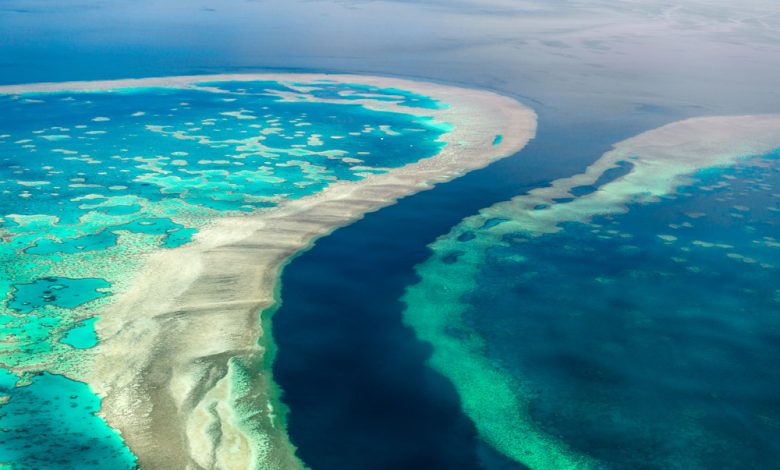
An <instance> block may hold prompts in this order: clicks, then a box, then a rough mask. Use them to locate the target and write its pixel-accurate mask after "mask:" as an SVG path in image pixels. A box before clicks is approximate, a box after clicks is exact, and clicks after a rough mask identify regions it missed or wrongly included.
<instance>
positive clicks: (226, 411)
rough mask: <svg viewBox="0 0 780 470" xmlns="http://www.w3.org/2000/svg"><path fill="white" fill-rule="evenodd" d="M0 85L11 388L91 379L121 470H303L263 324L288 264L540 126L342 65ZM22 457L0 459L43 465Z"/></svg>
mask: <svg viewBox="0 0 780 470" xmlns="http://www.w3.org/2000/svg"><path fill="white" fill-rule="evenodd" d="M0 98H3V100H4V105H5V106H7V107H8V108H9V112H8V113H6V114H5V116H6V120H7V121H6V122H4V123H3V127H2V129H3V131H2V136H0V145H4V146H7V148H13V150H12V151H11V152H9V153H8V154H9V155H11V157H10V158H7V160H9V163H8V164H7V168H8V171H7V174H3V175H2V176H3V184H4V185H5V188H6V189H5V190H6V193H7V194H9V195H10V196H9V198H8V199H7V204H6V206H4V207H3V226H2V235H3V239H4V241H5V243H4V244H3V245H0V247H2V248H3V251H2V253H0V254H1V255H2V256H3V260H4V261H6V263H5V264H4V276H3V284H2V287H3V288H5V290H6V292H8V294H7V296H6V302H5V304H4V315H5V318H4V320H5V323H4V328H6V329H8V334H9V338H11V341H9V342H7V343H6V344H5V350H4V355H3V356H2V366H3V368H4V369H6V370H8V371H10V372H11V375H10V376H9V378H8V380H5V379H4V384H5V382H8V383H9V384H11V383H15V384H14V385H13V386H10V385H9V386H8V387H6V386H5V385H4V388H3V390H4V392H3V395H5V396H6V397H10V398H6V399H7V400H10V401H11V402H13V401H14V397H15V396H16V395H19V392H18V391H19V390H22V389H24V388H25V387H30V385H29V384H30V383H32V384H36V383H38V382H39V380H38V379H36V377H37V376H38V375H40V374H41V373H44V372H48V373H51V374H57V376H60V377H67V378H68V379H72V380H74V381H78V382H84V383H86V384H87V385H89V387H90V388H91V390H92V391H93V392H94V393H96V394H97V396H98V397H99V398H100V399H101V403H100V412H99V415H100V416H101V417H102V418H104V419H105V422H106V423H108V425H110V426H111V427H112V428H114V429H116V430H118V431H119V434H118V435H117V434H113V436H114V438H115V439H119V437H117V436H121V440H119V441H112V442H115V443H116V445H115V446H114V447H112V448H111V449H109V450H107V451H106V452H111V453H112V455H115V454H116V455H120V456H121V455H124V458H125V460H124V462H125V464H126V465H127V466H128V468H129V467H131V466H132V465H135V464H136V463H137V464H138V465H140V466H141V467H143V468H166V469H168V468H297V467H300V466H301V463H300V462H298V461H297V460H296V459H295V457H294V454H293V449H292V447H291V445H290V444H289V442H288V440H287V437H286V433H285V429H284V419H283V412H282V410H280V409H279V406H278V404H277V403H276V400H275V397H274V388H273V384H272V380H271V377H270V376H269V374H268V372H267V370H268V369H267V368H265V367H264V364H265V361H267V360H268V357H267V356H265V355H264V353H266V352H267V348H268V346H269V345H270V338H269V337H268V335H267V332H264V331H263V328H262V326H261V321H260V318H259V317H260V312H263V311H267V310H268V309H269V307H270V306H271V305H272V304H273V303H274V292H275V284H276V279H277V277H278V275H279V271H280V269H281V267H282V266H283V264H284V262H285V261H286V260H288V259H289V257H290V256H292V255H293V254H295V253H297V252H299V251H300V250H302V249H305V248H306V247H307V246H309V245H310V244H311V243H312V242H313V241H314V240H315V239H316V238H317V237H319V236H322V235H325V234H327V233H329V232H330V231H332V230H334V229H335V228H337V227H339V226H342V225H345V224H348V223H350V222H351V221H354V220H355V219H357V218H360V217H361V216H362V215H363V214H365V213H366V212H369V211H373V210H376V209H378V208H380V207H382V206H386V205H389V204H392V203H393V202H394V201H395V200H397V199H398V198H400V197H403V196H406V195H409V194H413V193H415V192H418V191H421V190H425V189H428V188H430V187H431V186H432V185H433V184H435V183H437V182H442V181H447V180H450V179H452V178H455V177H457V176H459V175H462V174H464V173H465V172H467V171H469V170H471V169H475V168H479V167H482V166H485V165H487V164H488V163H490V162H491V161H494V160H496V159H498V158H502V157H505V156H508V155H511V154H512V153H514V152H516V151H517V150H519V149H520V148H522V147H523V146H524V145H525V143H526V142H527V141H528V140H529V139H531V138H532V137H533V136H534V133H535V123H536V121H535V115H534V113H533V111H531V110H530V109H528V108H526V107H524V106H522V105H521V104H519V103H518V102H516V101H514V100H512V99H510V98H507V97H503V96H499V95H496V94H493V93H489V92H485V91H479V90H471V89H463V88H456V87H449V86H444V85H434V84H427V83H420V82H413V81H407V80H400V79H390V78H379V77H365V76H346V75H304V74H262V75H218V76H197V77H165V78H152V79H138V80H120V81H109V82H72V83H53V84H37V85H19V86H16V85H14V86H7V87H0ZM6 129H8V130H6ZM41 158H44V159H45V160H44V161H41ZM63 162H64V163H63ZM60 165H72V166H69V167H68V166H66V167H64V168H61V167H60ZM96 318H97V320H95V319H96ZM257 370H265V371H266V373H261V374H257V373H256V371H257ZM44 377H49V376H44ZM52 377H53V376H52ZM46 380H49V379H48V378H47V379H46ZM6 389H8V390H10V391H9V392H6V391H5V390H6ZM44 398H45V397H44ZM28 401H30V402H31V403H33V404H32V405H30V408H29V409H27V410H26V412H28V413H29V412H34V408H35V405H34V400H28ZM94 407H95V405H94V402H93V401H90V407H86V406H85V410H89V409H93V408H94ZM23 413H24V411H23V412H22V414H23ZM88 414H89V413H88ZM14 432H16V431H14ZM24 432H27V431H24ZM24 432H23V431H22V430H20V431H19V435H20V436H22V435H24ZM83 432H86V431H81V430H79V431H76V430H73V433H74V434H77V433H83ZM122 442H123V443H124V444H126V445H127V447H129V449H130V451H132V455H129V456H128V455H126V454H127V452H126V450H122V444H121V443H122ZM44 449H46V451H49V452H54V453H55V454H56V446H54V445H52V446H50V447H49V448H46V447H45V446H44ZM23 454H24V452H22V453H21V454H10V453H9V454H8V455H6V454H2V455H0V460H2V461H12V459H19V460H18V461H19V462H21V465H22V468H25V467H24V466H25V465H27V466H35V465H33V464H31V463H30V462H32V460H31V459H32V458H33V457H31V456H29V455H23ZM76 457H78V456H75V457H73V458H76ZM25 459H26V460H25ZM96 461H97V460H96ZM36 465H38V468H45V467H46V466H47V465H46V464H43V467H41V466H40V465H41V464H40V462H38V463H37V464H36ZM51 465H53V464H51ZM51 465H49V466H51ZM55 466H56V465H55ZM120 467H121V466H117V468H120Z"/></svg>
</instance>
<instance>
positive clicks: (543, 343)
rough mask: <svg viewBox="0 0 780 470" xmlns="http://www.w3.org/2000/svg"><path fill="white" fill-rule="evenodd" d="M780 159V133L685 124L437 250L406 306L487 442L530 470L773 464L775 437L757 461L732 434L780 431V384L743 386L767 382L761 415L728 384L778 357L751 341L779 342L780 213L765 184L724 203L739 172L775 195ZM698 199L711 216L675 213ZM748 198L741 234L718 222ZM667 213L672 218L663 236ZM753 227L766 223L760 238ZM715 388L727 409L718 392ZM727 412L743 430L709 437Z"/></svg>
mask: <svg viewBox="0 0 780 470" xmlns="http://www.w3.org/2000/svg"><path fill="white" fill-rule="evenodd" d="M778 148H780V117H779V116H734V117H729V116H726V117H707V118H694V119H689V120H685V121H680V122H675V123H672V124H669V125H666V126H663V127H660V128H657V129H654V130H650V131H647V132H645V133H642V134H640V135H637V136H635V137H633V138H630V139H627V140H625V141H622V142H620V143H617V144H615V145H614V148H613V149H612V150H611V151H609V152H607V153H605V154H604V155H603V156H601V158H599V159H598V160H596V161H595V162H594V163H593V164H591V165H590V166H589V167H588V168H587V169H586V170H585V171H584V172H583V173H580V174H577V175H574V176H572V177H568V178H562V179H559V180H555V181H553V182H552V183H551V184H550V185H549V186H547V187H543V188H538V189H535V190H532V191H530V192H528V193H527V194H523V195H519V196H517V197H515V198H514V199H512V200H509V201H506V202H502V203H498V204H496V205H494V206H491V207H489V208H486V209H483V210H482V211H480V213H479V214H477V215H474V216H472V217H468V218H466V219H464V220H463V221H462V222H461V223H460V224H459V225H457V226H456V227H455V228H453V230H452V231H451V232H450V233H448V234H447V235H445V236H443V237H441V238H440V239H438V240H437V241H436V242H435V243H433V244H432V245H431V248H432V250H433V252H434V254H433V256H432V257H431V258H430V259H429V260H428V261H426V262H425V263H423V264H421V265H419V266H417V268H416V270H417V273H418V274H419V276H420V278H421V281H420V282H419V283H418V284H415V285H413V286H410V287H409V288H408V290H407V292H406V295H405V297H404V301H405V302H406V304H407V309H406V311H405V314H404V320H405V322H406V323H407V324H408V325H409V326H411V327H412V328H413V329H414V330H415V332H416V334H417V335H418V337H419V338H420V339H422V340H424V341H427V342H429V343H431V344H432V345H433V347H434V353H433V355H432V357H431V359H430V364H431V365H432V366H433V367H434V368H436V369H437V370H439V371H440V372H442V373H443V374H444V375H445V376H447V377H448V378H449V379H450V380H451V381H452V383H453V384H454V385H455V388H456V389H457V391H458V394H459V396H460V398H461V400H462V403H463V407H464V410H465V412H466V414H467V415H468V416H469V417H470V418H471V419H472V420H473V421H474V423H475V425H476V427H477V429H478V431H479V433H480V435H481V436H482V437H483V439H485V440H486V441H487V442H488V443H490V444H491V445H492V446H494V447H495V448H496V449H497V450H499V451H500V452H502V453H504V454H505V455H506V456H508V457H510V458H512V459H513V460H515V461H517V462H520V463H522V464H524V465H526V466H528V467H530V468H533V469H560V468H603V467H604V466H607V467H610V466H611V465H615V466H616V467H617V468H635V467H636V466H644V465H647V466H649V467H652V468H670V467H672V466H675V465H681V466H682V467H684V468H708V467H711V466H713V465H715V462H720V463H723V462H725V461H728V459H736V460H735V462H736V461H740V460H739V458H738V457H734V456H735V455H738V454H739V453H743V454H744V455H745V456H748V457H749V458H748V457H745V461H751V460H750V459H751V458H752V459H755V461H753V464H755V465H756V466H762V464H760V463H761V462H762V460H761V458H764V459H766V457H767V455H770V453H768V452H767V451H766V449H764V450H763V452H765V453H764V455H763V456H761V450H755V449H761V447H762V446H763V444H762V442H764V441H763V439H764V438H761V439H756V440H755V441H753V442H750V445H747V444H746V442H745V441H744V440H743V436H744V433H746V432H748V431H747V430H744V431H742V433H741V434H740V436H737V437H734V436H729V435H727V432H728V431H727V430H728V429H734V428H735V426H737V425H738V424H740V423H742V424H744V423H746V422H749V420H750V419H753V418H752V417H751V418H748V416H751V414H753V413H755V414H756V415H757V416H758V417H757V418H756V422H757V423H758V422H762V421H763V422H766V423H769V424H767V428H769V427H771V426H772V424H771V423H775V422H776V421H774V420H776V416H771V415H772V413H771V412H769V411H768V410H767V409H766V407H765V406H764V404H765V403H766V400H769V399H771V396H772V394H773V392H772V390H774V386H775V385H772V384H771V383H772V380H776V379H777V378H776V377H774V376H773V378H771V379H770V378H768V377H767V378H766V380H764V379H765V377H764V376H765V374H764V373H763V372H758V373H756V375H754V376H752V377H753V378H752V379H747V378H743V379H742V380H748V381H749V380H754V385H755V384H757V383H758V382H759V381H764V382H766V384H765V385H766V386H765V387H764V388H761V393H764V395H763V398H760V395H755V396H756V397H757V398H756V399H755V400H754V401H753V402H750V401H749V400H747V399H746V398H745V396H746V395H745V392H744V391H743V390H736V391H735V390H733V387H732V389H730V387H731V385H730V384H720V383H718V381H719V380H720V381H722V380H723V377H730V376H732V375H733V374H734V373H736V372H735V371H739V370H742V371H744V370H751V368H752V367H753V366H752V365H751V364H752V362H753V361H745V359H744V358H745V357H751V358H755V357H769V358H771V357H774V356H773V355H772V354H768V355H767V354H766V350H765V349H766V348H767V346H766V345H765V344H766V341H767V340H766V338H754V336H755V335H756V331H759V330H761V328H766V329H767V330H768V331H775V329H776V328H777V325H776V324H775V323H772V321H773V318H775V317H774V316H773V314H772V312H776V310H777V305H776V303H777V300H776V298H777V297H776V287H775V286H774V282H773V281H771V279H772V273H773V272H774V271H773V270H774V269H776V268H775V266H776V261H777V260H776V258H777V256H776V253H775V252H776V250H773V249H772V248H771V246H770V245H771V244H773V243H775V241H774V238H773V237H772V231H773V230H776V216H775V217H774V218H773V214H776V212H777V211H778V210H780V209H778V207H777V205H778V203H777V199H776V198H777V193H776V186H772V185H771V184H769V181H764V180H761V181H756V182H752V180H751V181H750V182H748V183H747V185H746V186H747V187H748V188H749V191H748V189H746V188H744V187H737V188H734V189H733V190H731V193H733V194H731V193H729V194H726V195H719V193H718V191H720V190H722V191H728V188H729V186H730V185H736V183H734V182H733V181H739V180H740V178H738V177H736V176H735V175H731V174H730V173H729V171H731V169H733V168H737V167H740V168H741V166H744V167H745V168H747V169H748V170H749V169H751V168H753V169H754V170H755V171H756V172H758V171H759V170H760V171H762V173H761V174H762V175H764V176H763V177H764V179H771V178H772V175H773V174H775V175H776V170H772V166H771V165H770V164H769V163H767V162H774V161H776V151H777V149H778ZM767 155H768V156H769V157H767V158H769V160H763V159H762V158H761V157H762V156H767ZM775 166H776V165H775ZM748 170H744V171H743V172H745V171H748ZM773 172H774V173H773ZM707 178H710V179H718V178H719V179H722V180H723V181H720V180H717V181H715V182H712V181H709V180H707V181H704V180H706V179H707ZM775 179H776V178H775ZM732 180H733V181H732ZM730 181H731V182H730ZM688 186H690V187H693V188H694V189H695V191H693V190H691V191H689V193H691V194H693V195H698V194H703V196H701V198H703V200H704V202H701V201H698V204H699V206H700V207H699V208H697V209H695V210H692V209H690V208H687V209H676V208H675V211H674V212H673V211H672V209H669V208H668V207H667V206H668V205H670V204H674V203H677V199H680V198H682V197H683V196H680V195H679V194H678V192H679V191H680V188H684V187H688ZM773 191H774V192H773ZM713 193H714V194H713ZM752 193H761V194H764V195H765V196H761V198H759V196H757V195H755V194H752ZM691 194H687V193H686V195H684V196H685V197H688V198H693V197H694V196H693V195H691ZM738 197H741V198H742V199H748V200H750V198H752V199H753V200H752V202H749V203H748V202H745V203H737V204H736V205H735V206H734V207H733V208H731V213H730V214H728V217H725V219H727V221H728V223H727V222H724V220H723V219H724V217H720V218H718V217H719V214H720V213H722V212H724V209H719V207H720V206H722V205H723V204H726V203H727V201H730V200H731V199H733V198H738ZM707 198H710V199H714V200H710V199H707ZM773 198H774V199H773ZM665 204H666V205H665ZM655 205H659V207H660V209H659V211H664V210H665V211H666V212H661V213H660V214H661V215H660V216H657V217H656V218H655V219H654V218H652V217H650V216H649V215H647V212H648V211H650V208H652V207H654V206H655ZM719 205H720V206H719ZM754 206H755V207H754ZM675 207H676V206H675ZM713 207H715V209H713ZM645 208H647V209H645ZM705 209H706V211H707V212H706V213H705ZM725 211H726V212H727V213H728V209H726V210H725ZM751 211H752V212H751ZM634 212H638V213H639V214H640V215H638V216H636V217H634V218H630V219H625V220H624V218H625V217H628V216H630V215H631V214H632V213H634ZM749 213H753V214H759V213H763V214H764V217H763V218H759V217H758V216H756V218H755V219H753V220H750V221H749V222H748V221H747V219H745V215H744V214H749ZM713 214H714V215H713ZM621 217H623V218H621ZM698 218H702V219H701V220H702V221H701V222H697V219H698ZM656 219H657V220H656ZM677 219H682V220H681V221H679V222H678V221H677ZM709 219H713V221H709ZM670 221H671V222H670ZM707 221H709V223H710V224H711V225H709V226H708V225H707V223H708V222H707ZM629 222H630V223H629ZM746 222H747V223H746ZM734 224H736V227H734V228H731V225H734ZM715 227H717V229H715V230H713V228H715ZM718 232H722V234H721V233H718ZM731 232H738V233H737V234H731ZM727 236H730V237H731V239H729V240H728V241H725V240H717V238H727ZM697 237H701V238H697ZM710 239H715V240H710ZM683 240H685V241H687V242H689V243H688V244H683ZM602 244H603V245H602ZM656 246H657V248H656ZM673 247H676V248H675V249H672V248H673ZM703 247H706V248H708V249H711V250H712V249H715V250H718V249H719V250H721V251H722V252H723V253H724V254H725V255H726V256H725V257H720V256H714V255H712V254H710V253H712V252H706V251H702V248H703ZM758 247H764V248H763V249H762V250H760V251H759V252H758V253H756V254H753V253H750V251H758ZM656 251H657V253H656ZM713 256H714V257H713ZM694 260H695V261H694ZM728 263H732V264H728ZM733 263H737V264H738V266H734V265H733ZM746 263H747V264H746ZM656 264H658V266H656ZM745 266H749V267H750V268H748V267H745ZM738 273H743V274H742V275H743V276H744V279H743V278H739V274H738ZM728 276H732V277H736V278H737V279H733V278H728ZM725 278H728V279H725ZM746 285H749V286H750V287H749V288H747V287H744V288H743V286H746ZM683 286H685V287H687V289H686V288H683ZM732 286H735V287H732ZM773 295H774V300H773ZM719 296H720V297H719ZM721 297H722V298H721ZM709 298H718V299H719V301H717V302H712V303H710V302H705V301H703V300H702V299H709ZM759 307H760V308H759ZM746 312H752V313H751V314H750V315H748V314H747V313H746ZM736 317H738V318H736ZM747 318H750V320H747ZM743 321H744V322H746V323H748V322H749V325H750V326H746V325H742V323H741V322H743ZM686 322H687V323H686ZM737 324H739V326H738V327H736V326H735V325H737ZM759 324H762V325H764V326H763V327H757V326H756V325H759ZM713 325H717V327H715V326H713ZM721 325H723V329H720V327H721ZM645 328H646V329H645ZM675 335H677V336H675ZM740 335H744V336H740ZM659 336H660V338H659ZM732 336H733V337H732ZM670 337H675V338H676V340H675V341H674V342H672V341H671V340H670V339H669V338H670ZM702 338H706V339H707V341H709V342H707V341H705V340H703V339H702ZM713 338H714V339H713ZM721 338H729V339H728V340H721ZM700 343H705V344H700ZM689 344H690V345H692V346H691V347H690V348H688V346H687V345H689ZM693 345H698V346H696V347H694V346H693ZM697 347H698V348H699V349H698V350H697V349H696V348H697ZM737 350H738V351H739V354H741V355H739V354H736V353H734V351H737ZM715 351H717V353H716V352H715ZM757 351H761V352H762V353H761V354H758V352H757ZM732 354H734V357H739V358H741V359H739V360H736V359H735V360H734V362H733V363H732V359H731V358H732ZM732 365H734V367H732V368H730V369H728V370H726V371H722V370H720V369H718V368H719V367H723V368H726V367H731V366H732ZM755 369H758V370H765V368H761V367H759V366H756V367H755ZM678 370H679V371H680V372H678ZM713 370H718V372H717V373H712V371H713ZM673 374H678V375H679V378H678V377H676V376H673ZM692 377H706V380H705V379H702V380H703V381H704V382H703V383H696V382H695V380H694V379H692ZM759 378H760V379H759ZM675 380H676V381H675ZM686 380H687V382H686ZM727 380H728V379H727ZM715 384H718V385H717V386H718V387H720V388H718V389H717V390H723V392H722V395H720V394H718V393H717V392H716V391H715V390H713V391H711V392H710V391H709V390H710V389H709V388H708V387H710V386H712V387H715ZM756 386H758V385H756ZM754 392H755V390H753V391H751V392H750V393H754ZM653 394H656V395H653ZM649 397H652V398H649ZM691 397H695V399H692V398H691ZM712 397H717V398H716V399H713V398H712ZM751 397H753V395H751ZM727 399H731V400H733V401H727ZM686 400H687V401H686ZM708 400H710V401H711V402H710V401H708ZM654 407H655V408H654ZM757 409H758V410H760V411H756V410H757ZM724 410H726V411H724ZM743 410H749V411H750V413H748V412H747V411H743ZM724 413H725V414H726V415H729V416H730V414H731V413H733V414H735V415H738V416H740V417H741V418H739V421H738V423H737V422H732V423H731V424H728V425H726V426H725V427H722V426H720V425H719V424H713V423H718V422H720V421H726V422H728V420H726V419H725V418H724V416H723V414H724ZM741 413H744V414H741ZM662 416H663V417H664V420H662V419H661V417H662ZM666 417H668V418H669V419H668V420H666V419H665V418H666ZM759 418H760V419H759ZM673 420H676V421H673ZM751 422H752V421H751ZM724 429H725V430H724ZM755 429H757V427H753V428H752V430H751V432H755ZM667 436H668V439H667ZM665 439H666V440H665ZM647 443H651V444H647ZM629 448H630V450H621V449H629ZM658 449H663V450H660V451H659V450H658ZM748 449H749V450H748ZM754 451H755V453H754V454H750V452H754ZM719 452H722V453H721V454H719ZM757 455H758V456H759V457H757ZM707 459H713V460H707ZM718 459H720V460H718ZM766 461H771V459H770V460H764V462H766ZM740 462H741V461H740ZM742 463H744V462H742Z"/></svg>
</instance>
